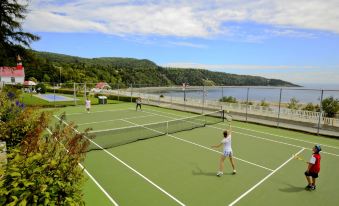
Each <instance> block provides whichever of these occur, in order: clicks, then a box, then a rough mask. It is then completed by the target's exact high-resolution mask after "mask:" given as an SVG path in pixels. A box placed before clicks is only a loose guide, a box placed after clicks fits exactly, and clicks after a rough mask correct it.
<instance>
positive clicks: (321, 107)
mask: <svg viewBox="0 0 339 206" xmlns="http://www.w3.org/2000/svg"><path fill="white" fill-rule="evenodd" d="M323 97H324V90H323V89H322V90H321V96H320V103H319V106H320V113H319V119H318V131H317V135H319V132H320V123H321V118H322V116H323V106H322V102H323Z"/></svg>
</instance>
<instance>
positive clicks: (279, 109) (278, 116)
mask: <svg viewBox="0 0 339 206" xmlns="http://www.w3.org/2000/svg"><path fill="white" fill-rule="evenodd" d="M281 94H282V88H280V95H279V108H278V120H277V127H279V122H280V109H281Z"/></svg>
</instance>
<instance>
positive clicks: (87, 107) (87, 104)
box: [85, 98, 91, 113]
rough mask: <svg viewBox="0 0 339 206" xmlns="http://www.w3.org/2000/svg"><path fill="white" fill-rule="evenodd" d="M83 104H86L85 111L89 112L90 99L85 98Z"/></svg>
mask: <svg viewBox="0 0 339 206" xmlns="http://www.w3.org/2000/svg"><path fill="white" fill-rule="evenodd" d="M85 105H86V111H87V113H89V110H90V109H91V100H89V99H88V98H87V99H86V102H85Z"/></svg>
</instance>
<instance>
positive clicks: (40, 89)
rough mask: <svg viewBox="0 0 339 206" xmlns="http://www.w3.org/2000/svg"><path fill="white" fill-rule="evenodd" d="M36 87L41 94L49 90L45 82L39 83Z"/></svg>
mask: <svg viewBox="0 0 339 206" xmlns="http://www.w3.org/2000/svg"><path fill="white" fill-rule="evenodd" d="M36 88H37V92H38V93H41V94H45V93H46V91H47V88H46V86H45V84H43V83H39V84H37V85H36Z"/></svg>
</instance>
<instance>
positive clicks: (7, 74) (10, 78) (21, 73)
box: [0, 55, 25, 84]
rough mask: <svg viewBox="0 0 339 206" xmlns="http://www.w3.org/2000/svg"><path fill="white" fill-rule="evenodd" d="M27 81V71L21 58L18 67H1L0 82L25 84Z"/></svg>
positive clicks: (18, 57)
mask: <svg viewBox="0 0 339 206" xmlns="http://www.w3.org/2000/svg"><path fill="white" fill-rule="evenodd" d="M24 81H25V70H24V67H23V66H22V63H21V58H20V56H19V55H18V56H17V66H16V67H7V66H0V82H1V83H3V84H23V83H24Z"/></svg>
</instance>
